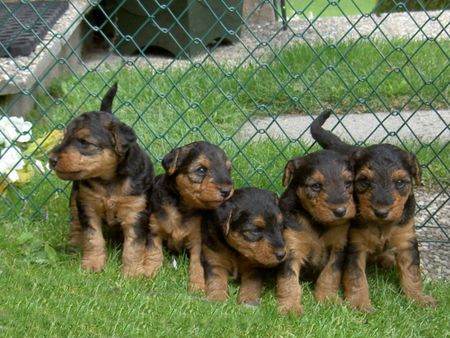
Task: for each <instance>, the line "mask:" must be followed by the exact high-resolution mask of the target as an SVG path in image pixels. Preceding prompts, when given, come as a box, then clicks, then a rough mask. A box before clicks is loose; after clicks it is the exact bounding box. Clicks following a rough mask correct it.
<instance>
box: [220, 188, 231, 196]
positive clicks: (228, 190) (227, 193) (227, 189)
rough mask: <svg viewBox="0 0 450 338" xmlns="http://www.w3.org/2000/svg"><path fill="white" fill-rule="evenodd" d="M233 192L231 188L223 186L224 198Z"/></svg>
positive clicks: (221, 190)
mask: <svg viewBox="0 0 450 338" xmlns="http://www.w3.org/2000/svg"><path fill="white" fill-rule="evenodd" d="M230 193H231V188H221V189H220V194H221V195H222V197H223V198H227V197H228V196H230Z"/></svg>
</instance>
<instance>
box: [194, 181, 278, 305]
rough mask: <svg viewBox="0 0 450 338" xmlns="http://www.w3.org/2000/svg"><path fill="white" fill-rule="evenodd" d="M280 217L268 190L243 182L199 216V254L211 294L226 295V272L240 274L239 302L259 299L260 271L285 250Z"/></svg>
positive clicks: (214, 297) (212, 297)
mask: <svg viewBox="0 0 450 338" xmlns="http://www.w3.org/2000/svg"><path fill="white" fill-rule="evenodd" d="M282 231H283V217H282V214H281V211H280V209H279V207H278V198H277V196H276V195H275V194H274V193H273V192H269V191H265V190H261V189H256V188H244V189H238V190H236V191H235V193H234V195H233V197H232V198H230V199H229V200H228V201H226V202H225V203H224V204H223V205H222V206H221V207H219V208H218V209H216V210H213V211H210V212H208V213H206V214H205V216H204V218H203V222H202V243H203V244H202V259H203V264H204V267H205V278H206V294H207V297H208V299H210V300H225V299H226V298H227V296H228V276H229V275H230V274H231V275H236V274H237V275H238V276H240V291H239V300H238V301H239V303H247V304H251V305H255V304H257V303H258V302H259V298H260V295H261V290H262V286H263V276H264V273H265V271H266V270H267V268H270V267H275V266H276V265H278V264H279V263H280V262H282V261H283V259H284V258H285V256H286V248H285V243H284V240H283V237H282Z"/></svg>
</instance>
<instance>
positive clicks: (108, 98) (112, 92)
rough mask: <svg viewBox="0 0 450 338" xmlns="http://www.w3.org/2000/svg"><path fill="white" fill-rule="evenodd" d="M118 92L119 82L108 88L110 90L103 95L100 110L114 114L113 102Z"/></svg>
mask: <svg viewBox="0 0 450 338" xmlns="http://www.w3.org/2000/svg"><path fill="white" fill-rule="evenodd" d="M116 93H117V82H116V83H114V85H113V86H112V87H111V88H110V89H109V90H108V92H107V93H106V94H105V96H103V99H102V104H101V105H100V111H104V112H107V113H110V114H112V103H113V100H114V96H116Z"/></svg>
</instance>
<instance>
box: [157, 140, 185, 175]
mask: <svg viewBox="0 0 450 338" xmlns="http://www.w3.org/2000/svg"><path fill="white" fill-rule="evenodd" d="M190 149H191V147H190V146H184V147H180V148H176V149H173V150H172V151H171V152H170V153H168V154H167V155H166V156H164V158H163V160H162V163H161V164H162V166H163V168H164V170H165V171H166V174H167V175H169V176H171V175H173V174H174V173H175V172H176V171H177V169H178V167H179V166H180V164H181V162H183V160H184V159H185V158H186V156H187V154H188V153H189V150H190Z"/></svg>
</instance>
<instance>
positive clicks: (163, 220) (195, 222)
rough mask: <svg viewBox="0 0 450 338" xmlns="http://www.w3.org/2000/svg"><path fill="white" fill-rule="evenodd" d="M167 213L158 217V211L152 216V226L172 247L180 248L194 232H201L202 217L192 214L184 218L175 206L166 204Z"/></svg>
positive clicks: (165, 210)
mask: <svg viewBox="0 0 450 338" xmlns="http://www.w3.org/2000/svg"><path fill="white" fill-rule="evenodd" d="M164 212H165V215H164V216H163V217H158V216H157V215H156V213H152V215H151V216H150V228H151V230H152V232H153V233H156V234H158V235H159V236H160V237H162V238H163V239H164V240H167V241H168V246H169V247H170V248H171V249H174V250H179V249H180V248H181V247H182V246H183V245H184V244H185V243H188V240H189V237H190V236H191V235H192V234H193V233H199V232H200V224H201V217H200V216H192V217H190V218H189V219H187V220H183V215H182V214H181V213H180V212H179V211H178V209H177V208H175V207H173V206H170V205H168V206H164Z"/></svg>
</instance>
